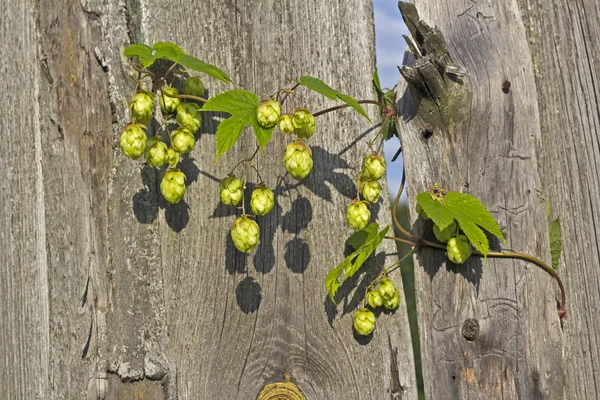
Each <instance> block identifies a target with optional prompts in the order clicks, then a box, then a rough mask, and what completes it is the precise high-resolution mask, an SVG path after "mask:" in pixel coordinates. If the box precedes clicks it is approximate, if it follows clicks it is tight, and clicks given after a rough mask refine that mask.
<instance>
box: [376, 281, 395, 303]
mask: <svg viewBox="0 0 600 400" xmlns="http://www.w3.org/2000/svg"><path fill="white" fill-rule="evenodd" d="M379 293H380V294H381V296H382V297H383V299H384V300H386V299H391V298H392V297H394V296H395V295H396V294H397V293H398V289H397V288H396V284H395V283H394V281H392V280H391V279H389V278H383V279H382V280H381V282H379Z"/></svg>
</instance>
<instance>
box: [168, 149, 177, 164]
mask: <svg viewBox="0 0 600 400" xmlns="http://www.w3.org/2000/svg"><path fill="white" fill-rule="evenodd" d="M166 162H168V163H169V167H170V168H175V167H176V166H177V164H179V153H178V152H176V151H175V149H173V148H169V149H168V150H167V159H166Z"/></svg>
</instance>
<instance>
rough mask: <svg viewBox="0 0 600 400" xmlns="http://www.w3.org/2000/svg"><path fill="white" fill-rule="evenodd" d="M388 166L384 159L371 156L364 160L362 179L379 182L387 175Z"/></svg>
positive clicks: (374, 155)
mask: <svg viewBox="0 0 600 400" xmlns="http://www.w3.org/2000/svg"><path fill="white" fill-rule="evenodd" d="M386 167H387V164H386V163H385V160H384V159H383V157H381V156H380V155H377V154H374V153H373V154H369V155H368V156H365V158H364V159H363V168H362V178H363V179H365V180H367V179H375V180H379V179H381V178H382V177H383V175H385V169H386Z"/></svg>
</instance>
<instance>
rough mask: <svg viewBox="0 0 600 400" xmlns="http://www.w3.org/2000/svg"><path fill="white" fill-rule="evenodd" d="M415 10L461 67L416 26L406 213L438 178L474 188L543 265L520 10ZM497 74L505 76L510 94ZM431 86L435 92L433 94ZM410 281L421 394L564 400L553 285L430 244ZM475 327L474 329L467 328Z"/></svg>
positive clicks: (450, 185)
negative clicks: (460, 260)
mask: <svg viewBox="0 0 600 400" xmlns="http://www.w3.org/2000/svg"><path fill="white" fill-rule="evenodd" d="M418 6H419V11H420V13H421V18H422V19H423V20H424V21H426V22H427V23H430V24H431V25H436V26H438V27H439V29H440V31H441V32H442V33H443V35H444V37H445V39H446V41H447V48H448V52H449V55H450V57H451V60H452V62H454V63H456V64H457V66H458V67H461V66H462V67H465V68H466V70H467V71H468V73H467V75H466V76H465V77H462V78H461V77H459V76H456V75H455V74H450V73H446V72H445V68H444V65H446V63H447V62H448V61H449V59H448V58H447V57H446V55H445V54H443V51H444V49H443V46H440V45H439V43H440V40H439V39H440V38H439V37H434V38H432V39H431V40H430V41H429V43H430V45H429V47H428V46H427V43H428V37H429V34H428V33H427V32H428V31H429V29H427V27H426V26H424V25H422V22H421V23H419V24H416V28H414V29H413V31H418V32H419V34H418V35H417V37H416V41H417V42H418V43H419V42H422V43H419V44H420V48H421V50H422V51H423V50H425V49H426V48H429V50H427V51H426V53H424V57H423V58H421V59H420V60H417V61H416V62H415V61H414V60H413V61H412V62H410V59H409V60H408V61H409V63H410V64H411V65H413V68H412V69H410V70H407V69H404V70H403V75H404V76H408V77H409V79H410V78H411V77H414V81H409V87H410V88H409V89H407V90H406V91H404V97H403V98H402V100H401V101H400V103H399V107H400V110H399V111H400V113H401V114H402V116H403V117H402V118H401V119H400V120H399V122H400V135H401V139H402V144H403V148H404V155H405V165H406V172H407V182H408V188H409V199H410V205H411V209H412V210H414V205H415V204H414V200H413V199H414V195H415V194H417V193H419V192H421V191H423V190H426V189H427V188H428V187H430V186H431V185H433V183H434V182H439V183H440V184H441V185H442V186H443V187H444V188H446V189H448V190H453V191H461V192H467V193H471V194H473V195H475V196H476V197H478V198H480V199H481V200H482V201H483V203H484V204H486V205H487V207H488V209H489V210H490V211H491V212H492V214H493V215H494V216H495V217H496V218H497V220H498V221H499V223H500V226H501V228H502V230H503V232H504V233H505V235H506V239H507V241H508V243H507V245H506V246H505V247H506V248H509V249H513V250H515V251H519V252H525V253H529V254H533V255H535V256H537V257H539V258H542V259H545V260H548V259H549V256H550V255H549V250H548V238H547V221H546V215H545V207H544V203H543V201H540V199H539V197H538V191H540V190H541V183H540V177H539V174H538V172H537V167H538V159H537V151H536V149H537V148H539V146H540V139H541V133H540V125H539V112H538V108H537V99H536V87H535V78H534V76H533V66H532V62H531V59H530V57H529V52H528V43H527V39H526V36H525V31H524V28H523V25H522V23H521V19H520V14H519V10H518V5H517V4H516V2H502V3H498V2H495V3H494V2H464V1H452V0H450V1H444V2H438V1H419V2H418ZM403 7H404V8H410V7H411V6H410V5H401V8H403ZM428 66H433V67H434V68H433V69H431V68H429V69H428V68H427V67H428ZM446 70H447V69H446ZM452 70H454V69H452ZM433 78H435V79H433ZM440 79H441V81H442V83H440ZM504 80H509V81H510V82H511V89H510V91H509V92H508V93H507V94H505V93H504V92H503V91H502V85H503V82H504ZM401 85H402V87H403V88H406V86H407V85H406V83H404V82H401ZM419 87H426V88H427V90H425V91H424V90H419ZM440 88H441V90H442V91H441V92H440V91H439V89H440ZM433 89H436V90H433ZM436 92H438V93H440V96H436V97H432V96H431V93H436ZM401 93H402V90H401ZM427 125H431V128H433V129H432V130H433V135H431V137H430V138H429V139H427V138H426V137H427V136H429V135H423V133H424V131H425V130H426V129H427ZM412 219H413V221H415V219H416V213H415V212H414V211H413V212H412ZM417 225H419V224H417ZM415 232H420V227H419V226H416V227H415ZM415 285H416V288H417V293H418V294H417V308H418V312H419V333H420V339H421V350H422V358H423V370H424V371H423V375H424V380H425V391H426V396H427V397H428V398H432V399H447V398H470V399H473V398H477V399H490V398H517V397H519V398H563V397H564V394H565V388H564V382H565V377H564V372H563V360H562V336H561V330H560V322H559V317H558V314H557V312H556V297H555V291H556V286H555V284H554V282H553V281H552V280H551V278H550V277H549V276H548V275H547V274H545V273H544V272H543V271H541V270H539V269H538V268H536V267H535V266H533V265H531V264H529V265H528V264H526V263H524V262H521V261H516V260H498V259H490V260H488V261H487V263H485V264H484V263H483V262H482V260H474V259H471V260H469V261H468V262H467V263H466V264H464V265H461V266H457V265H453V264H450V263H446V261H445V257H444V254H443V252H441V251H438V250H432V249H425V250H421V251H420V252H419V254H418V255H417V256H416V263H415ZM475 321H476V323H475ZM475 325H478V326H479V334H478V335H471V334H470V333H469V330H470V329H469V328H473V326H475ZM471 330H472V329H471Z"/></svg>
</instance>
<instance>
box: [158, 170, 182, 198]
mask: <svg viewBox="0 0 600 400" xmlns="http://www.w3.org/2000/svg"><path fill="white" fill-rule="evenodd" d="M160 192H161V193H162V195H163V196H164V197H165V199H167V201H168V202H169V203H171V204H175V203H179V201H181V199H183V194H184V193H185V175H184V174H183V172H181V171H178V170H168V171H167V172H165V175H164V176H163V178H162V181H161V182H160Z"/></svg>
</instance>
